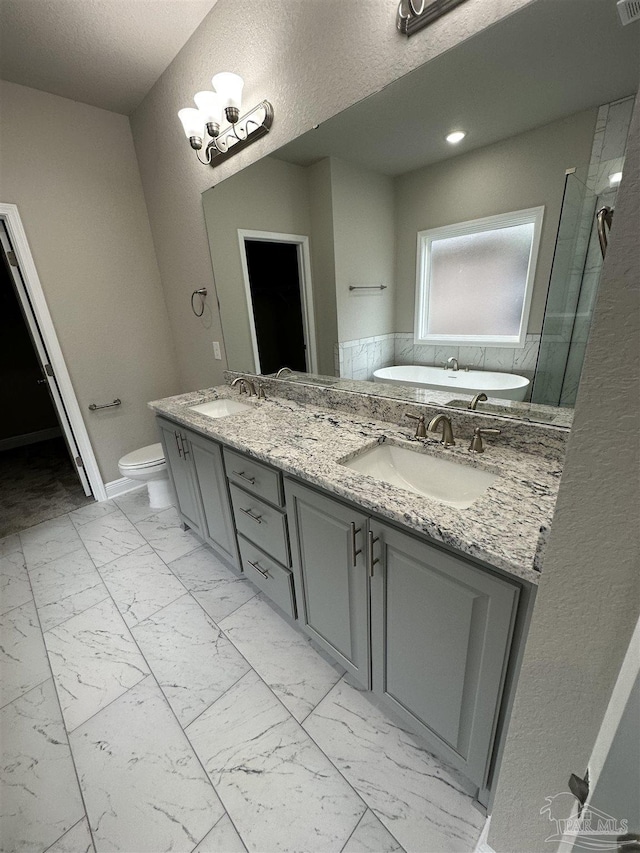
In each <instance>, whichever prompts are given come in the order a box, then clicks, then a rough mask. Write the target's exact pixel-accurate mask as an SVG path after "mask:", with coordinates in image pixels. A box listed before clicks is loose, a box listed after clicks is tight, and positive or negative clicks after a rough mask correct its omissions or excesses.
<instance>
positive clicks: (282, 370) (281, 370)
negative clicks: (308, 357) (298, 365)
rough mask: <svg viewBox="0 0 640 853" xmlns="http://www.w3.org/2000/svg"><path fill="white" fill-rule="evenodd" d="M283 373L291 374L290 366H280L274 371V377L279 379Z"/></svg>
mask: <svg viewBox="0 0 640 853" xmlns="http://www.w3.org/2000/svg"><path fill="white" fill-rule="evenodd" d="M283 373H291V375H293V370H291V368H290V367H281V368H280V370H279V371H278V372H277V373H276V375H275V377H274V378H275V379H280V378H281V377H282V374H283Z"/></svg>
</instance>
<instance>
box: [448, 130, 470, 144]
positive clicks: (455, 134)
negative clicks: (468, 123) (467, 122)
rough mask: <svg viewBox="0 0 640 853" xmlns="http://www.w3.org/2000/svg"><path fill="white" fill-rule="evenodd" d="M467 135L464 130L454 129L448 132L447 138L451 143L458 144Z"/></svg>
mask: <svg viewBox="0 0 640 853" xmlns="http://www.w3.org/2000/svg"><path fill="white" fill-rule="evenodd" d="M466 135H467V134H466V132H465V131H464V130H454V131H452V132H451V133H448V134H447V136H446V140H447V142H448V143H449V144H450V145H457V144H458V142H462V140H463V139H464V138H465V136H466Z"/></svg>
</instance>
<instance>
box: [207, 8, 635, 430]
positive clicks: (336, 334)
mask: <svg viewBox="0 0 640 853" xmlns="http://www.w3.org/2000/svg"><path fill="white" fill-rule="evenodd" d="M401 47H402V45H401V44H400V43H399V49H401ZM606 56H611V57H615V62H611V63H609V64H605V68H604V70H603V63H602V62H600V61H599V59H598V58H601V57H606ZM639 77H640V30H639V29H638V27H633V26H628V27H622V25H621V24H620V22H619V19H618V17H617V14H616V10H615V3H613V2H611V3H609V2H602V3H600V2H589V3H586V4H585V3H584V0H564V2H563V3H555V2H550V0H539V1H538V2H537V3H533V4H531V5H530V6H527V7H526V8H525V9H523V10H521V11H520V12H518V13H516V14H514V15H512V16H510V17H509V18H507V19H506V20H504V21H502V22H500V23H499V24H497V25H495V26H494V27H491V28H489V29H487V30H486V31H484V32H483V33H481V34H479V35H478V36H475V37H474V38H472V39H469V40H468V41H466V42H464V43H463V44H462V45H460V46H458V47H457V48H456V49H455V50H452V51H450V52H448V53H446V54H444V55H443V56H441V57H439V58H438V59H436V60H433V61H431V62H430V63H428V64H426V65H424V66H422V67H421V68H419V69H417V70H416V71H414V72H412V73H411V74H408V75H406V76H405V77H403V78H400V79H399V80H396V81H395V82H394V83H392V84H391V85H389V86H388V87H387V88H385V89H384V90H383V91H382V92H379V93H378V94H376V95H374V96H371V97H370V98H367V99H365V100H363V101H361V102H360V103H358V104H356V105H354V106H352V107H351V108H349V109H348V110H346V111H344V112H343V113H340V114H338V115H337V116H335V117H334V118H333V119H331V120H329V121H327V122H325V123H324V124H322V125H321V126H320V127H319V128H317V129H314V130H310V131H308V132H307V133H306V134H304V135H302V136H301V137H299V138H298V139H296V140H294V141H293V142H291V143H289V144H288V145H286V146H284V147H283V148H281V149H279V150H278V151H276V152H275V153H274V154H271V155H270V156H268V157H265V158H263V159H262V160H260V161H258V162H256V163H254V164H252V165H251V166H249V167H247V168H246V169H244V170H242V171H240V172H239V173H237V174H236V175H234V176H232V177H231V178H229V179H227V180H226V181H223V182H221V183H220V184H219V185H217V186H214V187H212V188H211V189H209V190H207V191H206V192H205V193H204V194H203V206H204V215H205V220H206V224H207V231H208V235H209V242H210V248H211V257H212V263H213V270H214V277H215V284H216V290H217V294H218V299H219V302H220V311H221V317H222V325H223V332H224V343H225V350H226V356H227V362H228V366H229V368H230V369H232V370H240V371H248V372H262V373H273V372H275V371H276V370H277V369H278V368H279V367H281V366H283V365H285V364H286V365H287V366H289V367H290V368H292V369H293V371H294V372H295V377H293V378H292V380H291V381H310V382H314V383H316V384H317V383H320V384H327V385H329V384H331V385H333V384H335V383H336V378H339V379H340V384H341V385H343V386H345V387H346V386H347V385H350V387H358V388H361V387H366V388H368V389H369V390H370V391H372V392H374V393H379V394H384V395H387V396H400V398H401V399H406V395H409V396H410V397H411V395H413V396H414V397H417V398H419V399H421V400H425V401H426V400H432V401H433V402H439V403H442V404H443V405H451V406H454V407H457V406H460V407H466V406H467V405H468V403H469V401H470V400H471V398H472V396H473V395H474V391H485V392H486V393H487V395H488V396H489V399H488V400H487V401H486V402H485V401H481V402H479V403H478V411H482V410H485V411H491V412H492V413H494V414H504V415H505V416H509V417H523V418H526V419H529V420H540V421H547V422H551V423H557V424H559V425H567V424H569V423H570V420H571V414H570V411H571V407H572V405H573V401H574V400H575V394H576V391H577V387H578V382H579V377H580V371H581V367H582V359H583V356H584V349H585V345H586V340H587V336H588V331H589V325H590V320H591V312H592V310H593V304H594V300H595V294H596V292H597V287H598V281H599V274H600V268H601V265H602V255H601V252H600V246H599V241H598V235H597V229H596V213H597V210H599V209H601V208H602V207H604V206H606V207H608V208H613V207H614V206H615V193H616V189H617V184H618V183H619V175H620V173H621V172H622V169H623V162H624V160H623V158H624V149H625V144H626V137H627V132H628V128H629V124H630V119H631V112H632V106H633V96H634V94H635V91H636V89H637V81H638V78H639ZM454 130H463V131H465V132H466V136H465V138H464V139H463V140H462V141H461V142H459V143H458V144H457V145H451V144H449V143H448V142H447V141H446V136H447V135H448V134H449V133H450V132H451V131H454ZM212 174H213V177H214V179H215V173H212ZM540 208H543V213H542V226H541V231H540V234H539V246H535V260H536V265H535V278H534V280H533V282H532V287H531V292H530V295H529V297H528V300H529V301H528V305H527V309H528V321H527V326H526V335H524V334H523V335H522V339H521V340H518V342H517V343H514V344H512V345H506V344H505V342H504V340H497V339H496V340H491V339H490V338H488V339H487V342H486V345H482V344H481V345H478V343H477V342H474V345H473V346H469V345H466V344H465V341H464V339H463V338H458V339H455V336H449V337H447V336H446V335H443V336H442V339H441V340H439V341H431V342H429V343H428V344H424V343H420V344H418V343H416V340H415V336H414V330H415V327H416V323H415V319H416V317H415V315H416V276H417V273H418V271H419V269H420V265H421V259H420V256H419V255H418V252H417V248H418V234H419V233H420V232H425V231H429V230H430V229H442V228H443V227H444V226H454V229H455V228H458V229H460V227H461V226H462V225H464V226H465V227H467V231H466V232H465V233H468V232H469V227H468V224H469V223H473V222H475V221H487V218H491V217H493V218H495V217H500V216H503V215H505V214H516V215H519V214H521V213H522V212H523V211H525V212H526V211H529V210H533V209H536V210H539V209H540ZM471 230H473V229H471ZM486 234H487V232H486V230H485V232H483V234H482V236H483V237H484V236H486ZM471 236H472V238H473V239H472V240H471V242H473V240H475V238H477V237H479V234H475V233H474V234H472V235H471ZM489 236H490V235H489ZM458 239H460V238H458ZM476 243H478V246H479V248H478V255H477V257H479V258H480V257H482V252H483V251H484V252H485V256H487V251H486V250H485V249H483V247H482V245H480V244H481V243H482V240H479V239H478V240H476ZM456 251H457V249H456ZM470 251H471V250H470V247H469V246H463V247H461V249H460V258H461V264H462V263H463V262H464V264H466V266H465V275H466V276H467V277H468V278H469V279H473V281H476V270H477V267H476V266H474V264H478V263H479V262H478V261H476V260H474V257H475V256H473V254H472V253H471V254H470ZM532 251H533V249H532ZM457 257H458V256H456V255H455V253H454V259H456V258H457ZM469 257H470V258H471V260H469ZM490 257H491V256H490ZM488 269H489V270H490V276H491V275H493V272H492V270H493V267H491V266H489V267H488ZM479 274H480V273H478V275H479ZM444 286H445V287H446V283H445V285H444ZM491 298H493V297H492V296H491V294H490V292H488V295H487V299H491ZM464 308H465V305H464V300H462V301H461V302H460V304H459V305H458V307H457V308H456V310H458V311H463V310H464ZM498 308H499V306H498V305H497V304H496V310H498ZM452 314H453V315H454V317H455V311H454V312H452ZM443 364H447V368H448V369H446V370H445V368H444V367H443ZM403 365H409V366H411V365H418V366H423V365H428V366H431V367H436V368H437V373H436V374H434V375H435V383H436V384H435V386H432V385H431V379H432V378H433V377H429V381H428V382H427V387H423V386H422V385H420V386H417V388H418V390H416V386H415V385H413V386H412V387H411V388H409V386H406V385H400V386H399V385H395V384H386V383H385V384H382V383H381V382H380V378H379V377H378V376H374V374H375V373H376V372H377V371H380V370H383V369H385V368H389V367H391V366H396V367H400V366H403ZM455 368H459V369H455ZM465 368H470V370H469V371H466V370H465ZM478 371H480V372H481V375H480V376H478V375H477V373H478ZM305 373H306V374H309V375H308V376H307V377H306V379H305V377H304V374H305ZM472 374H476V375H474V376H472ZM491 375H497V376H502V377H504V376H505V375H508V376H511V377H514V376H515V377H523V383H525V385H524V388H525V390H524V391H521V390H516V391H515V392H513V391H511V390H508V391H507V392H505V391H504V390H500V388H499V385H500V383H502V384H503V385H504V379H501V380H495V381H494V380H492V381H494V384H493V385H492V384H491V383H490V381H489V380H490V376H491ZM387 378H388V377H387ZM444 379H446V387H444V388H443V387H441V383H442V382H443V380H444ZM372 380H375V381H374V382H372ZM472 380H473V381H472ZM407 381H414V380H411V379H409V380H407ZM525 381H526V382H525ZM363 382H366V383H371V384H367V385H366V386H361V384H360V383H363ZM495 382H497V383H498V384H497V385H496V384H495ZM354 383H355V384H354ZM478 383H479V384H478ZM507 384H509V382H507ZM515 384H516V385H517V384H518V382H516V383H515ZM520 386H522V383H520ZM407 388H409V390H407ZM509 398H511V399H509ZM514 398H515V399H514ZM558 407H561V409H562V410H563V411H562V412H559V411H558Z"/></svg>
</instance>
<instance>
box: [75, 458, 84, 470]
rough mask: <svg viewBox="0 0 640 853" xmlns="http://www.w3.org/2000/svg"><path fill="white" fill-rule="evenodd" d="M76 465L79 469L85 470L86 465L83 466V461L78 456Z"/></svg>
mask: <svg viewBox="0 0 640 853" xmlns="http://www.w3.org/2000/svg"><path fill="white" fill-rule="evenodd" d="M76 465H77V466H78V468H84V465H83V464H82V459H81V458H80V457H79V456H76Z"/></svg>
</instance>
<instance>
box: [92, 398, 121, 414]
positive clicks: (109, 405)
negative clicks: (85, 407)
mask: <svg viewBox="0 0 640 853" xmlns="http://www.w3.org/2000/svg"><path fill="white" fill-rule="evenodd" d="M121 405H122V400H121V399H120V398H119V397H116V399H115V400H114V401H113V403H103V404H102V405H100V406H98V405H96V403H91V404H90V406H89V411H90V412H95V411H96V409H112V408H113V407H114V406H121Z"/></svg>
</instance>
